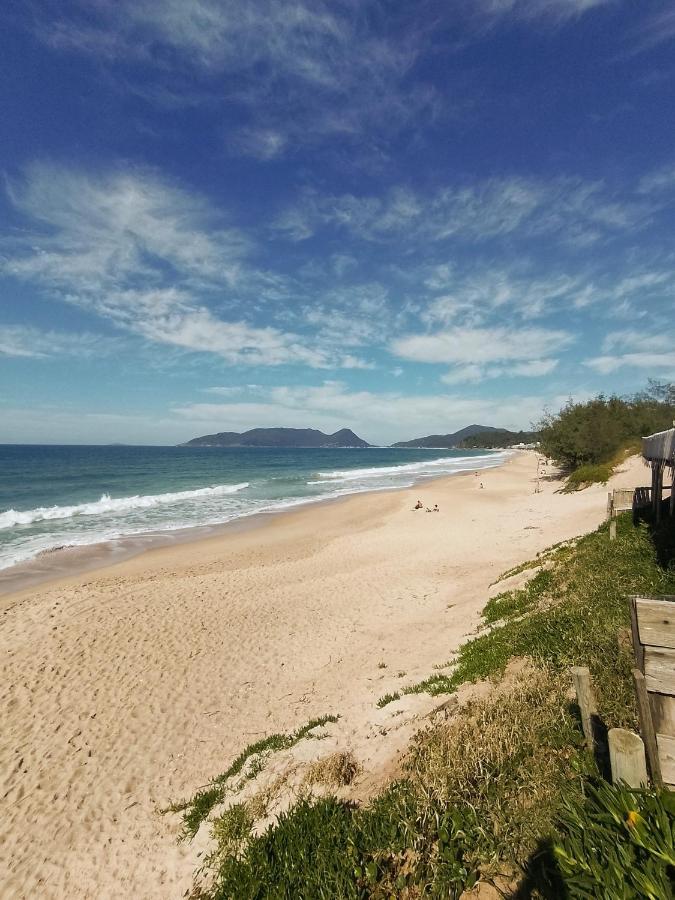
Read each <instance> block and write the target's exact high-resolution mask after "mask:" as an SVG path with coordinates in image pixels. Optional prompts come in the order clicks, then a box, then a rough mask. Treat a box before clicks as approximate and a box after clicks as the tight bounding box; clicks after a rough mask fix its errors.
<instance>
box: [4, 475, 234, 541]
mask: <svg viewBox="0 0 675 900" xmlns="http://www.w3.org/2000/svg"><path fill="white" fill-rule="evenodd" d="M248 486H249V484H248V482H247V481H244V482H242V483H241V484H219V485H215V486H214V487H208V488H198V489H197V490H194V491H173V492H170V493H167V494H146V495H136V496H134V497H110V496H109V495H108V494H103V495H102V497H101V499H100V500H95V501H92V502H91V503H78V504H76V505H75V506H39V507H37V508H36V509H27V510H25V511H24V510H16V509H8V510H7V512H4V513H0V529H4V528H14V527H15V526H16V525H32V524H34V523H35V522H45V521H50V520H53V519H72V518H74V517H75V516H102V515H109V514H118V513H126V512H130V511H131V510H134V509H151V508H152V507H156V506H165V505H168V504H171V503H183V502H185V501H186V500H193V499H197V498H200V497H201V498H215V497H224V496H226V495H227V494H236V493H238V492H239V491H243V490H245V488H247V487H248Z"/></svg>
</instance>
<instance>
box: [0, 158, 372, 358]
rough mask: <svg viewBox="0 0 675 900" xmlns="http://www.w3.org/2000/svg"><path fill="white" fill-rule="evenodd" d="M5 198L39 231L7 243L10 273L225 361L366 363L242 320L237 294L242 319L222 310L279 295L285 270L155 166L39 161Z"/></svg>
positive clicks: (143, 332)
mask: <svg viewBox="0 0 675 900" xmlns="http://www.w3.org/2000/svg"><path fill="white" fill-rule="evenodd" d="M9 196H10V198H11V200H12V202H13V204H14V206H15V208H16V209H17V210H18V211H19V212H21V213H22V214H23V215H24V216H26V217H27V219H28V220H29V221H30V223H31V225H32V229H31V230H30V231H29V232H27V233H24V234H23V235H22V236H21V237H18V238H16V237H14V238H12V239H7V240H6V241H5V243H4V247H5V253H4V259H3V260H2V262H0V272H1V273H2V274H4V275H9V276H12V277H14V278H17V279H22V280H24V281H27V282H31V283H33V284H37V285H39V286H41V287H43V288H44V289H45V290H46V291H48V292H49V293H50V294H51V295H52V296H54V297H56V298H58V299H60V300H62V301H66V302H69V303H71V304H75V305H77V306H80V307H83V308H85V309H87V310H89V311H91V312H93V313H95V314H97V315H98V316H101V317H102V318H104V319H106V320H108V321H109V322H111V323H113V324H114V325H115V326H116V327H118V328H123V329H125V330H126V331H128V332H130V333H132V334H135V335H138V336H140V337H142V338H144V339H145V340H148V341H151V342H153V343H156V344H164V345H168V346H173V347H178V348H182V349H184V350H189V351H194V352H199V353H203V352H207V353H212V354H215V355H217V356H220V357H221V358H222V359H224V360H225V361H226V362H228V363H230V364H243V365H271V366H276V365H282V364H285V363H288V364H301V365H306V366H310V367H313V368H330V367H340V366H342V365H343V363H344V365H345V367H347V368H354V367H355V366H357V365H366V364H367V363H366V362H365V361H359V360H358V359H357V358H356V357H354V356H353V355H348V354H344V352H343V351H342V348H341V346H337V347H331V346H329V345H328V344H327V342H326V341H323V342H319V343H317V342H309V341H307V340H306V338H301V337H300V336H299V335H297V334H295V333H294V332H291V331H286V330H282V329H280V328H278V327H275V326H273V325H271V324H266V325H265V326H260V325H256V324H255V323H254V322H251V321H247V320H246V319H245V318H243V317H242V309H241V305H240V303H239V305H237V304H235V303H234V301H233V304H234V305H235V306H236V317H235V316H232V317H229V318H221V317H220V316H218V315H217V314H216V313H215V312H214V310H213V301H214V297H219V298H220V305H221V306H222V305H224V304H223V294H225V296H227V294H228V292H229V293H230V294H231V293H232V292H233V291H235V290H236V296H237V297H238V298H239V300H241V298H242V297H247V296H249V295H250V293H251V291H253V292H254V297H255V299H256V300H259V301H260V300H261V298H262V296H264V295H265V294H267V295H268V296H272V297H274V296H277V295H278V293H279V290H280V283H279V276H278V275H275V274H274V273H266V272H264V271H258V270H255V269H254V268H251V267H250V265H249V263H248V262H247V261H246V259H245V258H246V257H247V256H248V254H249V253H250V251H251V246H252V245H251V242H250V241H249V240H248V239H247V238H246V237H245V236H244V235H243V233H242V232H240V231H239V230H238V229H235V228H233V227H231V226H229V225H227V224H226V223H224V222H223V221H222V215H220V214H218V213H217V211H216V210H214V209H213V208H212V207H211V206H210V205H209V204H208V203H207V202H206V201H205V200H204V199H203V198H200V197H198V196H195V195H193V194H191V193H189V192H187V191H185V190H184V189H182V188H179V187H177V186H175V185H172V184H170V183H167V182H166V181H162V180H161V179H159V178H158V177H157V176H156V175H155V174H154V173H148V172H140V171H137V172H132V173H128V172H127V173H119V172H113V173H106V174H103V175H97V176H96V175H91V174H85V173H81V172H75V171H72V170H67V169H62V168H59V167H54V166H49V165H44V164H43V165H36V166H33V167H31V168H30V169H29V170H28V173H27V175H26V178H25V179H24V180H23V181H21V182H17V183H13V184H11V185H10V189H9ZM207 300H208V301H209V302H207ZM255 305H256V304H255V303H252V304H251V306H252V307H253V308H255Z"/></svg>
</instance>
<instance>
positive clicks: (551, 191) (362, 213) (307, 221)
mask: <svg viewBox="0 0 675 900" xmlns="http://www.w3.org/2000/svg"><path fill="white" fill-rule="evenodd" d="M653 208H654V207H653V204H651V203H649V202H648V201H647V199H646V197H641V198H638V197H633V196H629V195H624V196H623V197H622V198H621V200H617V199H616V198H615V197H614V195H613V193H612V192H611V191H610V189H609V188H608V187H607V186H606V185H605V184H603V183H602V182H586V181H583V180H582V179H580V178H572V177H566V176H559V177H556V178H553V179H551V180H548V181H546V180H543V179H537V178H524V177H516V176H507V177H503V178H488V179H485V180H483V181H479V182H477V183H474V184H471V185H466V186H462V185H459V186H451V187H442V188H439V189H438V190H436V191H435V193H432V194H421V193H417V192H414V191H412V190H411V189H410V188H406V187H403V186H399V187H396V188H392V189H391V190H390V191H389V192H388V193H386V194H385V195H383V196H356V195H353V194H343V195H340V196H329V195H320V194H319V193H317V192H316V191H306V192H305V193H304V195H303V196H302V198H301V199H300V202H299V203H297V204H296V205H294V206H293V207H291V208H289V209H288V210H286V211H285V212H284V213H283V214H282V215H280V216H279V217H278V219H277V221H276V222H275V224H274V227H275V229H276V230H277V231H278V232H280V233H281V234H284V235H285V236H286V237H288V238H289V239H290V240H293V241H302V240H306V239H307V238H309V237H311V236H312V235H313V234H315V233H316V232H317V231H319V230H321V229H324V228H327V227H330V228H334V229H338V230H346V231H349V232H351V233H352V234H354V235H356V236H357V237H358V238H360V239H363V240H369V241H378V242H383V241H391V240H393V239H399V238H401V236H403V235H405V237H406V240H408V241H425V242H429V241H431V242H437V241H444V240H448V239H452V240H454V241H461V242H465V241H472V242H475V241H481V242H483V241H488V240H492V239H498V238H501V239H503V238H506V237H509V236H512V235H513V236H521V237H527V238H532V237H539V236H547V237H554V238H556V239H557V240H558V241H560V242H561V243H564V244H567V245H571V246H573V247H584V246H588V245H590V244H594V243H597V242H598V241H600V240H602V239H603V238H606V237H609V236H611V235H612V234H615V233H621V232H625V231H626V230H627V229H635V228H639V227H642V226H643V225H645V224H646V223H647V222H648V221H649V217H650V215H651V213H652V210H653Z"/></svg>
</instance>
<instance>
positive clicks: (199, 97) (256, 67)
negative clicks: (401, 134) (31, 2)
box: [29, 0, 438, 160]
mask: <svg viewBox="0 0 675 900" xmlns="http://www.w3.org/2000/svg"><path fill="white" fill-rule="evenodd" d="M399 20H403V21H399ZM29 27H31V28H32V29H33V30H35V31H36V32H37V34H38V36H39V37H40V38H41V39H42V41H43V42H44V43H46V44H47V45H48V46H50V47H51V48H53V49H54V50H59V51H62V52H76V53H80V54H86V55H89V56H93V57H95V58H96V59H97V60H98V61H99V62H102V63H103V64H106V65H109V66H116V67H118V68H119V67H120V66H123V65H124V64H127V63H130V64H133V65H134V66H136V67H141V68H142V69H143V70H144V78H143V79H142V80H140V79H138V78H134V79H133V80H129V81H127V78H130V77H131V76H129V75H127V76H126V77H125V78H122V79H120V84H125V83H126V84H127V88H128V90H131V91H133V92H137V93H140V94H141V95H143V96H145V97H146V98H148V99H149V100H150V101H151V102H154V103H157V104H162V103H164V104H166V103H168V104H175V103H194V102H204V100H206V99H208V102H211V103H212V102H214V100H215V101H217V102H218V103H219V104H220V105H223V104H225V105H231V106H234V107H237V108H238V109H239V110H241V111H243V112H244V113H245V114H246V116H247V117H248V122H244V123H242V124H241V125H239V126H236V127H234V128H233V129H230V132H229V133H228V138H227V142H228V143H229V145H230V147H231V148H233V149H235V150H237V151H239V152H242V153H244V154H246V155H251V156H254V157H256V158H257V159H259V160H267V159H273V158H275V157H276V156H278V155H280V154H281V153H282V152H284V151H285V150H286V149H287V148H288V147H289V146H292V145H295V144H298V143H306V142H308V141H309V142H312V141H315V140H320V139H321V138H323V137H326V136H331V135H332V136H335V135H341V136H343V137H349V136H350V135H354V136H355V135H359V134H361V133H362V132H363V131H364V130H365V131H370V132H371V133H372V134H373V135H375V134H376V133H377V131H378V130H384V131H386V133H387V134H389V133H391V132H392V131H394V132H395V131H396V130H397V129H399V128H400V127H403V126H404V125H406V124H407V123H409V122H411V121H414V120H417V119H418V118H419V117H426V116H427V115H428V114H429V113H430V112H433V109H434V106H435V104H437V103H438V96H437V93H436V91H435V89H434V88H433V87H432V86H431V85H430V84H429V83H425V82H423V81H421V80H420V79H417V80H414V81H411V80H409V79H408V78H407V76H408V73H409V72H410V70H411V68H412V67H413V66H414V64H415V62H416V60H417V59H418V57H419V55H420V53H421V52H422V51H423V49H424V47H425V45H426V44H427V42H428V39H427V35H428V34H429V31H430V29H429V23H428V22H426V21H425V20H424V18H416V17H415V16H411V15H409V14H406V13H405V10H403V9H401V10H399V11H395V10H389V11H388V12H387V15H386V17H385V16H384V14H383V11H382V10H381V8H380V6H379V3H377V2H376V0H366V2H364V3H355V2H353V0H340V2H337V3H334V2H328V0H312V2H309V0H293V2H275V0H249V2H246V3H236V2H227V3H223V2H221V0H166V2H163V3H157V2H154V0H118V2H114V3H113V2H106V0H103V2H100V3H97V4H96V5H95V7H93V8H92V7H91V5H87V6H85V4H72V5H70V6H69V7H68V8H67V9H64V8H63V6H62V5H61V4H57V3H52V4H51V5H45V7H43V8H42V10H41V12H40V14H39V15H38V16H37V21H35V20H31V21H30V26H29ZM233 76H234V77H233ZM373 126H376V127H373Z"/></svg>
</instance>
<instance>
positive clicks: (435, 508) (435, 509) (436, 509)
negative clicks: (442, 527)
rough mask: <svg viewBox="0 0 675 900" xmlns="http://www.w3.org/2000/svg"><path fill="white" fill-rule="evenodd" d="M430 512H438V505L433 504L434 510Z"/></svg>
mask: <svg viewBox="0 0 675 900" xmlns="http://www.w3.org/2000/svg"><path fill="white" fill-rule="evenodd" d="M432 512H440V509H439V508H438V503H434V508H433V509H432Z"/></svg>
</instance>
